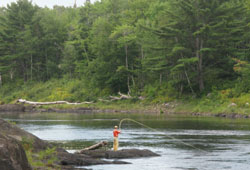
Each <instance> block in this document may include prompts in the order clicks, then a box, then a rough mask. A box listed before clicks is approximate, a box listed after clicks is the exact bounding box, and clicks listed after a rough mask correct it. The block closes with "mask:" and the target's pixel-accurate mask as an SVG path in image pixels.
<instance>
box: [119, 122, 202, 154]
mask: <svg viewBox="0 0 250 170" xmlns="http://www.w3.org/2000/svg"><path fill="white" fill-rule="evenodd" d="M124 121H131V122H134V123H136V124H139V125H141V126H143V127H145V128H148V129H150V130H152V131H154V132H158V133H161V134H162V135H164V136H167V137H168V138H170V139H173V140H176V141H178V142H179V143H182V144H184V145H186V146H189V147H191V148H194V149H197V150H200V151H202V152H207V151H205V150H203V149H200V148H197V147H195V146H193V145H191V144H189V143H186V142H183V141H182V140H180V139H176V138H174V137H172V136H170V135H167V134H166V133H163V132H161V131H158V130H156V129H154V128H151V127H149V126H147V125H145V124H143V123H141V122H138V121H136V120H133V119H129V118H125V119H122V120H121V121H120V123H119V129H120V130H121V129H122V123H123V122H124Z"/></svg>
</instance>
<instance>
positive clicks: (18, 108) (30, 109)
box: [0, 104, 250, 119]
mask: <svg viewBox="0 0 250 170" xmlns="http://www.w3.org/2000/svg"><path fill="white" fill-rule="evenodd" d="M43 112H46V113H75V114H92V113H128V114H131V113H142V114H169V115H174V114H177V115H190V116H206V117H221V118H231V119H238V118H239V119H249V118H250V114H238V113H217V114H212V113H187V112H174V111H172V110H168V109H154V110H116V109H97V108H88V107H78V108H72V109H57V108H48V109H43V108H39V107H37V106H32V105H23V104H4V105H0V114H1V113H10V114H11V113H43Z"/></svg>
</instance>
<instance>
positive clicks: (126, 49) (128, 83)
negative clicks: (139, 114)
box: [125, 44, 131, 94]
mask: <svg viewBox="0 0 250 170" xmlns="http://www.w3.org/2000/svg"><path fill="white" fill-rule="evenodd" d="M125 53H126V63H125V64H126V69H127V70H128V45H127V44H126V45H125ZM127 85H128V93H129V94H130V92H131V91H130V82H129V75H128V77H127Z"/></svg>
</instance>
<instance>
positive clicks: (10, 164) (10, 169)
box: [0, 133, 32, 170]
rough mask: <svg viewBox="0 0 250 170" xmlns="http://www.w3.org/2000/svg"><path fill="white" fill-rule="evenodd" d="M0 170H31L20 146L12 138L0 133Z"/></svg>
mask: <svg viewBox="0 0 250 170" xmlns="http://www.w3.org/2000/svg"><path fill="white" fill-rule="evenodd" d="M0 167H1V170H32V168H31V166H30V165H29V163H28V160H27V157H26V154H25V151H24V149H23V147H22V145H21V144H20V143H19V142H18V141H17V140H16V139H14V138H11V137H8V136H6V135H3V134H2V133H0Z"/></svg>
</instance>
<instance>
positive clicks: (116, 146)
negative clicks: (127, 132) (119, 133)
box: [113, 137, 119, 151]
mask: <svg viewBox="0 0 250 170" xmlns="http://www.w3.org/2000/svg"><path fill="white" fill-rule="evenodd" d="M118 146H119V142H118V137H114V144H113V147H114V151H117V150H118Z"/></svg>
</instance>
